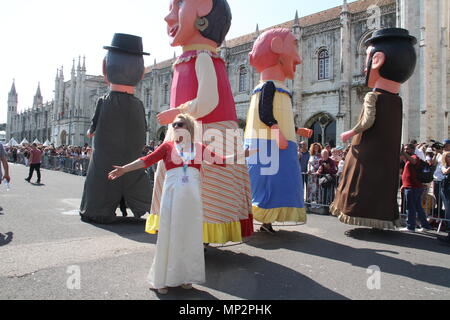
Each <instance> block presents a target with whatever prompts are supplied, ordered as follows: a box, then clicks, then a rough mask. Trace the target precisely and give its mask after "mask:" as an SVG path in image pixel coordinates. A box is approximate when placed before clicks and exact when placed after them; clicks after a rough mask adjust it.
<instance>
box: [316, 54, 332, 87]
mask: <svg viewBox="0 0 450 320" xmlns="http://www.w3.org/2000/svg"><path fill="white" fill-rule="evenodd" d="M318 59H319V64H318V65H319V73H318V74H319V80H326V79H330V55H329V53H328V50H327V49H323V50H320V52H319V55H318Z"/></svg>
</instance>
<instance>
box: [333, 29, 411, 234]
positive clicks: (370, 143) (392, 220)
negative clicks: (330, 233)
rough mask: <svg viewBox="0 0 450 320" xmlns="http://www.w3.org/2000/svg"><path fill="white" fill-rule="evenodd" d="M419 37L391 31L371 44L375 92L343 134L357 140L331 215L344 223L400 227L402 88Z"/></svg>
mask: <svg viewBox="0 0 450 320" xmlns="http://www.w3.org/2000/svg"><path fill="white" fill-rule="evenodd" d="M416 43H417V40H416V38H415V37H413V36H411V35H410V34H409V32H408V30H405V29H400V28H387V29H382V30H378V31H376V32H374V34H373V36H372V37H371V38H370V39H368V40H367V41H366V45H367V46H368V48H367V58H366V74H367V81H366V84H367V86H368V87H370V88H373V91H372V92H369V93H368V94H367V95H366V96H365V99H364V105H363V108H362V111H361V115H360V117H359V120H358V123H357V124H356V126H355V127H354V128H353V129H352V130H350V131H347V132H344V133H343V134H342V135H341V138H342V140H343V141H344V142H347V141H348V140H349V139H350V138H353V140H352V142H351V148H350V150H349V152H348V154H347V157H346V158H345V166H344V170H343V173H342V178H341V182H340V184H339V187H338V189H337V190H336V197H335V200H334V202H333V203H332V204H331V206H330V211H331V212H332V213H333V214H334V215H335V216H337V217H338V218H339V220H340V221H341V222H343V223H346V224H350V225H358V226H367V227H372V228H377V229H395V227H396V226H399V208H398V202H397V194H398V187H399V169H400V168H399V166H400V160H399V159H400V147H401V135H402V115H403V110H402V108H403V107H402V99H401V97H400V96H399V92H400V86H401V84H402V83H404V82H405V81H407V80H408V79H409V78H410V77H411V76H412V74H413V73H414V69H415V66H416V61H417V56H416V51H415V49H414V45H415V44H416Z"/></svg>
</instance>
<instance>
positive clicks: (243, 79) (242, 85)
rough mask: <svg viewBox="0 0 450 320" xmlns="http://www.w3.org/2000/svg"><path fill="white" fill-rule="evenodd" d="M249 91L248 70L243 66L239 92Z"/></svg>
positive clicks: (240, 70) (240, 68)
mask: <svg viewBox="0 0 450 320" xmlns="http://www.w3.org/2000/svg"><path fill="white" fill-rule="evenodd" d="M247 90H248V72H247V68H246V67H245V66H244V65H242V66H240V67H239V92H245V91H247Z"/></svg>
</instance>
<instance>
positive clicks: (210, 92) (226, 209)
mask: <svg viewBox="0 0 450 320" xmlns="http://www.w3.org/2000/svg"><path fill="white" fill-rule="evenodd" d="M165 20H166V22H167V32H168V34H169V38H170V44H171V46H173V47H176V46H181V47H182V49H183V53H182V54H181V56H180V57H178V59H177V60H176V61H175V63H174V65H173V80H172V81H173V82H172V89H171V97H170V109H169V110H166V111H164V112H162V113H160V114H159V115H158V120H159V122H160V124H162V125H167V124H170V123H172V121H173V120H174V119H175V118H176V117H177V115H179V114H180V113H185V114H189V115H191V116H193V117H194V118H195V119H196V120H197V121H198V122H199V123H201V125H202V126H201V127H202V131H203V133H204V134H203V135H204V136H205V137H206V136H207V135H208V132H209V133H213V136H214V137H213V138H214V139H210V138H205V139H203V143H205V144H206V145H208V144H209V145H212V144H213V143H212V142H213V140H214V151H215V152H216V153H217V154H220V155H224V156H228V155H231V154H234V153H239V154H242V155H243V141H242V137H241V138H240V139H235V136H234V134H235V133H236V132H237V130H238V122H237V115H236V106H235V102H234V97H233V94H232V91H231V86H230V82H229V80H228V76H227V70H226V66H225V63H224V61H223V59H222V58H221V57H220V55H219V53H218V47H219V46H220V45H221V44H222V42H223V41H224V39H225V36H226V34H227V33H228V31H229V28H230V26H231V11H230V7H229V5H228V3H227V1H226V0H184V1H179V0H171V2H170V12H169V14H168V15H167V17H166V18H165ZM168 130H169V131H168V134H167V136H168V137H169V136H171V134H170V130H172V128H170V127H169V129H168ZM230 133H231V137H229V136H227V134H228V135H229V134H230ZM239 140H240V141H239ZM218 141H219V142H220V141H223V142H224V143H223V144H221V143H218ZM226 141H228V142H230V141H231V146H230V145H227V146H225V144H226V143H225V142H226ZM165 172H166V169H165V167H164V163H162V162H160V163H159V164H158V168H157V172H156V174H155V184H154V190H153V199H152V207H151V212H150V216H149V217H148V219H147V226H146V231H147V232H148V233H155V232H157V230H158V224H159V216H160V204H161V192H162V187H163V184H164V176H165ZM201 195H202V203H203V218H204V220H203V221H204V222H203V241H204V243H214V244H225V243H227V242H242V241H243V239H244V238H245V237H248V236H250V235H252V233H253V217H252V214H251V198H250V182H249V177H248V172H247V168H246V166H245V160H244V159H242V161H241V164H238V163H234V164H227V166H226V167H218V166H212V165H207V164H204V165H203V166H202V168H201ZM161 214H163V213H161Z"/></svg>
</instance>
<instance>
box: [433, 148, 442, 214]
mask: <svg viewBox="0 0 450 320" xmlns="http://www.w3.org/2000/svg"><path fill="white" fill-rule="evenodd" d="M434 150H435V152H436V170H434V174H433V194H434V198H435V199H436V207H435V208H434V215H435V216H437V217H439V218H442V217H443V210H442V204H443V202H442V196H441V186H442V181H443V180H444V174H443V173H442V153H443V148H442V147H441V146H440V145H437V146H436V147H435V148H434Z"/></svg>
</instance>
